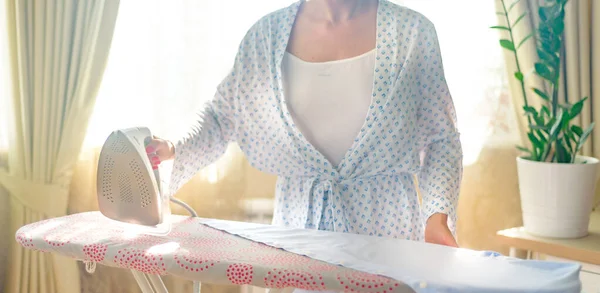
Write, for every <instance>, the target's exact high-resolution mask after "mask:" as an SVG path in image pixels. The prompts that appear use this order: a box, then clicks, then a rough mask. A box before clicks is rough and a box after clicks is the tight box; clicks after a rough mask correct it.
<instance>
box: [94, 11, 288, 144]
mask: <svg viewBox="0 0 600 293" xmlns="http://www.w3.org/2000/svg"><path fill="white" fill-rule="evenodd" d="M232 2H235V3H232ZM289 3H291V1H281V0H260V1H242V0H238V1H196V0H175V1H144V0H127V1H123V2H122V3H121V8H120V10H119V19H118V21H117V28H116V32H115V39H114V45H113V48H112V49H111V54H110V59H109V63H108V67H107V71H106V74H105V76H106V77H105V79H104V82H103V85H102V87H101V89H100V92H99V95H98V101H97V106H96V109H95V112H94V115H93V117H92V121H91V123H90V127H89V131H88V135H87V138H86V142H85V146H86V147H94V146H98V145H101V144H102V143H103V142H104V139H105V138H106V136H107V135H108V134H109V133H110V131H112V130H114V129H119V128H124V127H130V126H140V125H144V126H148V127H150V129H151V130H152V131H153V132H154V133H155V135H158V136H162V137H166V138H173V139H176V138H179V137H180V136H182V135H185V134H186V132H187V131H189V129H190V126H191V125H192V124H191V123H192V121H193V120H194V119H195V118H197V116H196V113H198V110H199V108H200V107H201V106H202V105H203V103H204V102H206V101H207V100H208V99H210V98H212V97H213V95H214V93H215V90H216V86H217V84H218V83H219V82H221V80H222V79H223V78H224V77H225V76H226V74H227V73H228V71H229V69H230V67H231V66H232V65H233V60H234V57H235V54H236V52H237V49H238V46H239V44H240V42H241V40H242V38H243V36H244V35H245V33H246V31H247V30H248V29H249V28H250V26H251V25H252V24H253V23H254V22H255V21H256V20H258V19H259V18H260V17H261V16H263V15H264V14H266V13H269V12H271V11H273V10H275V9H278V8H281V7H284V6H285V5H287V4H289ZM232 6H235V9H231V7H232Z"/></svg>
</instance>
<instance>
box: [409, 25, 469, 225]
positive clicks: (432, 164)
mask: <svg viewBox="0 0 600 293" xmlns="http://www.w3.org/2000/svg"><path fill="white" fill-rule="evenodd" d="M419 41H420V46H422V49H423V51H422V52H423V53H422V55H421V56H420V57H419V60H418V62H420V66H419V68H420V70H421V74H420V89H421V94H422V100H421V101H420V106H419V109H418V112H417V117H418V118H417V121H418V128H419V129H418V131H419V132H420V134H421V140H420V142H421V145H420V151H421V168H420V171H419V174H418V178H419V179H418V183H419V189H420V193H421V200H422V204H421V208H422V215H423V221H424V222H423V225H425V224H426V222H427V220H428V219H429V217H431V215H433V214H435V213H442V214H446V215H448V227H449V228H450V230H451V231H452V233H453V234H455V233H456V220H457V205H458V197H459V191H460V183H461V179H462V172H463V165H462V157H463V154H462V147H461V142H460V138H459V133H458V130H457V126H456V122H457V121H456V120H457V119H456V112H455V108H454V103H453V101H452V96H451V95H450V92H449V89H448V85H447V83H446V80H445V76H444V68H443V65H442V57H441V53H440V46H439V42H438V38H437V33H436V31H435V28H434V26H433V24H431V23H428V25H427V26H426V27H425V29H423V30H422V32H421V37H420V38H419Z"/></svg>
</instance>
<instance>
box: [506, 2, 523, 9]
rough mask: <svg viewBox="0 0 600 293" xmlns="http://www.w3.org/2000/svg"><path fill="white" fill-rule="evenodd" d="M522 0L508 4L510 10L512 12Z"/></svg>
mask: <svg viewBox="0 0 600 293" xmlns="http://www.w3.org/2000/svg"><path fill="white" fill-rule="evenodd" d="M520 1H521V0H515V1H513V3H511V4H510V6H508V10H507V11H508V12H510V11H511V10H512V9H513V8H514V7H515V6H516V5H517V4H519V2H520Z"/></svg>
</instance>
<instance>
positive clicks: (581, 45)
mask: <svg viewBox="0 0 600 293" xmlns="http://www.w3.org/2000/svg"><path fill="white" fill-rule="evenodd" d="M496 2H497V9H498V11H502V6H501V3H500V1H496ZM506 3H507V4H508V5H510V4H511V3H512V1H509V0H507V1H506ZM540 5H543V1H542V0H527V1H520V2H519V4H517V5H516V6H515V7H514V8H513V9H512V11H511V12H510V17H511V21H513V22H514V21H515V20H516V18H517V17H518V16H519V15H521V14H522V13H525V12H528V13H529V15H528V17H526V18H525V19H524V21H521V22H520V23H519V24H518V25H517V26H516V27H515V28H514V33H515V39H516V42H518V41H519V40H521V39H523V38H524V37H525V36H527V35H528V34H530V33H535V28H536V27H537V22H538V21H539V20H538V17H537V15H538V9H539V7H540ZM565 10H566V11H565V12H566V13H565V34H564V38H565V45H564V48H563V50H564V53H563V62H562V64H563V71H562V72H561V75H562V80H561V85H560V89H561V91H560V97H559V98H560V99H561V100H562V101H563V102H565V101H568V102H569V103H574V102H576V101H578V100H580V99H581V98H583V97H589V99H590V100H589V101H591V103H586V104H585V108H584V111H583V112H582V114H581V115H580V117H578V118H577V119H578V121H575V122H576V123H578V124H579V125H581V126H582V127H584V128H585V127H587V126H589V125H590V123H591V122H592V121H594V117H599V116H600V103H597V102H595V101H597V100H598V99H600V87H598V86H596V87H593V84H596V85H598V84H600V83H599V82H600V74H594V73H593V71H592V68H594V65H596V67H597V66H598V65H600V51H598V50H597V49H598V48H599V45H600V20H599V19H598V17H600V2H598V1H592V0H570V1H569V2H568V3H567V6H566V9H565ZM499 22H500V24H502V25H505V24H506V21H505V20H504V18H503V17H502V16H499ZM501 35H502V37H503V38H508V33H506V32H502V34H501ZM594 48H595V49H596V51H594ZM505 56H506V65H507V69H508V72H509V73H510V79H511V80H510V82H511V84H510V85H511V94H512V98H513V103H514V105H515V111H516V113H517V117H519V126H520V129H521V135H522V137H523V141H524V142H526V138H525V131H524V130H525V129H526V126H527V125H526V118H525V116H524V115H523V110H522V107H523V95H522V93H521V89H520V87H519V84H518V83H517V81H516V80H515V79H514V78H513V77H512V73H513V72H515V71H516V65H515V59H514V57H513V54H512V53H511V52H508V51H507V52H506V53H505ZM518 57H519V61H520V66H521V70H522V71H523V72H531V71H532V68H533V64H534V63H535V62H536V61H537V60H538V58H537V53H536V47H535V38H532V39H530V41H528V42H527V43H526V44H525V45H524V46H523V47H521V49H519V51H518ZM526 83H527V88H531V87H532V86H543V83H542V82H541V80H540V79H539V78H537V77H536V76H535V75H530V76H529V78H528V79H527V80H526ZM528 97H529V99H528V101H529V102H530V103H532V104H534V105H540V101H541V99H539V98H537V97H536V96H534V95H533V93H532V94H531V95H530V96H528ZM583 154H584V155H590V156H598V155H599V154H600V130H599V128H598V127H596V128H595V130H594V132H593V134H592V136H591V139H589V140H588V142H587V144H586V145H585V146H584V148H583Z"/></svg>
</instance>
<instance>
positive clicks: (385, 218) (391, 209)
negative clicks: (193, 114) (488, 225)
mask: <svg viewBox="0 0 600 293" xmlns="http://www.w3.org/2000/svg"><path fill="white" fill-rule="evenodd" d="M300 3H301V2H297V3H294V4H292V5H290V6H288V7H286V8H283V9H281V10H278V11H275V12H273V13H271V14H269V15H267V16H265V17H263V18H262V19H261V20H259V21H258V22H257V23H256V24H255V25H253V26H252V27H251V28H250V30H249V31H248V33H247V35H246V36H245V37H244V39H243V41H242V42H241V44H240V47H239V51H238V54H237V56H236V58H235V62H234V65H233V68H232V70H231V72H230V74H229V75H228V76H227V77H226V78H225V79H224V80H223V82H222V83H221V84H220V85H219V86H218V88H217V92H216V94H215V96H214V98H213V99H212V100H211V101H210V102H209V103H207V104H206V107H205V108H204V110H203V111H202V113H201V115H200V119H199V120H198V124H197V125H195V126H194V127H193V130H192V131H191V132H190V134H189V135H188V136H186V137H185V138H183V139H181V140H180V141H179V142H177V143H176V158H175V162H174V167H173V173H172V176H171V178H172V182H171V184H170V186H171V193H174V192H176V191H177V190H178V189H179V188H180V187H181V186H182V185H183V184H184V183H185V182H187V181H188V180H189V179H190V178H192V177H193V176H194V175H195V174H196V173H197V172H198V171H199V170H200V169H202V168H203V167H205V166H208V165H209V164H211V163H213V162H214V161H215V160H217V159H218V158H219V157H220V156H221V155H222V154H223V153H224V151H225V149H226V146H227V144H228V143H230V142H236V143H237V144H238V145H239V146H240V147H241V149H242V150H243V151H244V153H245V155H246V157H247V158H248V160H249V162H250V163H251V164H252V165H253V166H254V167H255V168H257V169H259V170H261V171H263V172H267V173H271V174H275V175H277V176H278V181H277V184H276V207H275V212H274V222H273V223H274V224H276V225H282V226H287V227H296V228H309V229H320V230H328V231H336V232H349V233H358V234H365V235H374V236H386V237H396V238H402V239H411V240H422V239H423V236H424V235H423V234H424V224H425V222H426V220H427V219H428V218H429V217H430V216H431V215H432V214H434V213H443V214H447V215H449V217H448V218H449V227H450V229H451V231H452V232H454V231H455V223H456V206H457V201H458V194H459V187H460V181H461V176H462V149H461V145H460V140H459V134H458V132H457V128H456V125H455V124H456V115H455V111H454V106H453V102H452V97H451V95H450V93H449V90H448V87H447V84H446V82H445V78H444V70H443V66H442V59H441V55H440V49H439V44H438V39H437V35H436V31H435V28H434V26H433V24H432V23H431V22H430V21H429V20H428V19H426V18H425V17H424V16H423V15H421V14H419V13H417V12H415V11H412V10H410V9H407V8H405V7H402V6H399V5H396V4H393V3H391V2H389V1H386V0H380V4H379V7H378V13H377V44H376V66H375V68H374V69H373V70H374V80H373V91H372V101H371V105H370V106H369V109H368V114H367V117H366V118H365V121H364V124H363V127H362V129H361V130H360V131H359V133H358V134H357V136H356V139H355V140H354V143H353V145H352V146H351V147H350V149H349V150H348V151H347V153H346V155H345V157H344V158H343V160H342V161H341V163H340V164H338V165H337V166H333V165H332V164H331V163H330V162H328V160H327V159H326V158H325V156H324V155H322V154H321V153H320V152H319V151H317V150H316V148H315V147H313V146H312V145H311V144H310V143H309V142H308V140H307V139H306V138H305V137H304V136H303V135H302V133H301V132H300V131H299V129H298V127H297V126H296V124H295V123H294V121H293V119H292V116H291V115H290V113H289V111H288V108H287V104H286V100H285V95H284V92H283V90H282V78H281V62H282V58H283V55H284V52H285V50H286V47H287V42H288V39H289V36H290V32H291V29H292V25H293V23H294V20H295V18H296V15H297V12H298V8H299V5H300ZM415 179H418V180H415ZM416 181H418V185H417V184H415V182H416ZM418 190H420V194H421V195H422V203H420V202H419V199H418V196H417V191H418Z"/></svg>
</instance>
